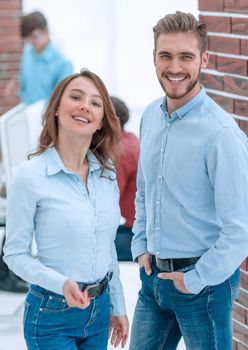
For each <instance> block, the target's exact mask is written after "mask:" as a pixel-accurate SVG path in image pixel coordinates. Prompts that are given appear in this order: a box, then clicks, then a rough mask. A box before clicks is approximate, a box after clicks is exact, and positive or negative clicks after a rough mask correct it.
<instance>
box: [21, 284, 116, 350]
mask: <svg viewBox="0 0 248 350" xmlns="http://www.w3.org/2000/svg"><path fill="white" fill-rule="evenodd" d="M109 321H110V303H109V291H108V288H107V290H106V291H105V292H104V293H103V294H102V295H100V296H99V297H97V298H96V299H93V300H92V301H91V303H90V305H89V306H88V307H87V308H86V309H84V310H83V309H79V308H71V307H69V306H68V305H67V303H66V302H65V298H64V296H63V295H59V294H55V293H52V292H50V291H47V290H46V289H44V288H41V287H39V286H34V285H31V287H30V291H29V293H28V295H27V298H26V301H25V311H24V336H25V340H26V344H27V348H28V349H29V350H38V349H39V350H81V349H83V350H106V349H107V343H108V331H109Z"/></svg>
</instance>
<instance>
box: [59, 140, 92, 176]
mask: <svg viewBox="0 0 248 350" xmlns="http://www.w3.org/2000/svg"><path fill="white" fill-rule="evenodd" d="M89 146H90V142H89V140H87V141H86V140H83V141H81V142H73V143H72V142H66V140H60V139H59V142H58V144H57V146H56V149H57V151H58V153H59V155H60V158H61V160H62V162H63V163H64V166H65V167H66V168H67V169H68V170H70V171H74V172H76V173H78V174H80V173H81V170H82V168H83V166H85V165H88V160H87V157H86V155H87V152H88V149H89Z"/></svg>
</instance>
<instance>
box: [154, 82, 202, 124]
mask: <svg viewBox="0 0 248 350" xmlns="http://www.w3.org/2000/svg"><path fill="white" fill-rule="evenodd" d="M205 96H206V91H205V89H204V87H203V86H201V90H200V91H199V92H198V93H197V94H196V95H195V96H194V97H193V98H192V99H191V100H189V101H188V102H187V103H185V104H184V105H183V106H182V107H180V108H178V109H177V110H176V111H174V112H173V113H171V118H173V116H177V117H178V118H179V119H182V118H183V117H184V116H185V115H186V114H187V113H188V112H189V111H190V110H191V109H192V108H194V107H195V106H197V105H198V104H200V103H201V102H202V100H203V99H204V98H205ZM160 108H161V109H162V111H163V112H164V113H167V109H166V97H165V98H164V99H163V101H162V103H161V105H160Z"/></svg>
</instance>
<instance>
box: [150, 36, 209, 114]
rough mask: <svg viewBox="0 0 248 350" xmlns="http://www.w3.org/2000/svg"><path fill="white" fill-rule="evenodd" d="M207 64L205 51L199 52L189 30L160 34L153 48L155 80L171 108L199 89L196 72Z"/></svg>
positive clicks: (181, 103)
mask: <svg viewBox="0 0 248 350" xmlns="http://www.w3.org/2000/svg"><path fill="white" fill-rule="evenodd" d="M207 63H208V54H207V52H204V53H203V54H202V55H201V53H200V49H199V45H198V40H197V38H196V36H195V35H194V34H192V33H170V34H160V35H159V37H158V40H157V43H156V49H155V50H154V65H155V67H156V73H157V77H158V80H159V82H160V84H161V86H162V88H163V90H164V91H165V93H166V96H167V106H168V107H170V109H172V110H175V109H176V108H179V107H180V106H182V105H183V104H185V103H186V102H188V101H189V100H190V99H191V98H192V97H193V96H195V95H196V94H197V93H198V91H199V90H200V83H199V78H200V71H201V68H205V67H206V66H207Z"/></svg>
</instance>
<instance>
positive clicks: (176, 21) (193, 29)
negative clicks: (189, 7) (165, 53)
mask: <svg viewBox="0 0 248 350" xmlns="http://www.w3.org/2000/svg"><path fill="white" fill-rule="evenodd" d="M153 33H154V46H155V49H156V44H157V40H158V37H159V35H160V34H169V33H192V34H194V35H195V37H196V38H197V40H198V46H199V49H200V52H201V54H203V52H205V51H206V49H207V26H206V24H204V23H201V22H200V21H197V20H196V18H195V17H194V16H193V15H192V14H191V13H184V12H180V11H177V12H176V13H172V14H168V15H165V17H163V18H161V19H160V20H159V21H158V23H157V24H156V25H155V26H154V27H153Z"/></svg>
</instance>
